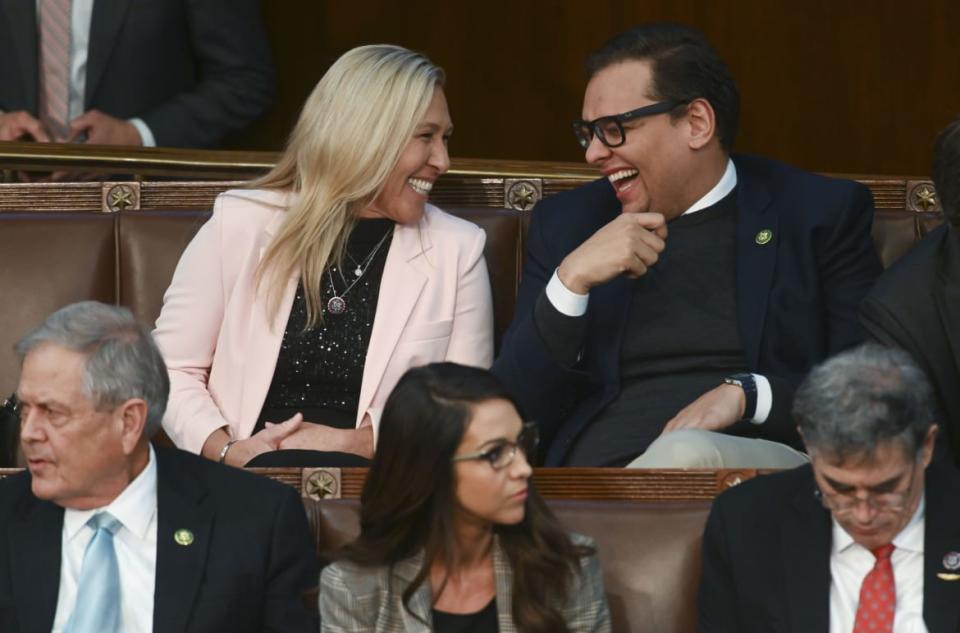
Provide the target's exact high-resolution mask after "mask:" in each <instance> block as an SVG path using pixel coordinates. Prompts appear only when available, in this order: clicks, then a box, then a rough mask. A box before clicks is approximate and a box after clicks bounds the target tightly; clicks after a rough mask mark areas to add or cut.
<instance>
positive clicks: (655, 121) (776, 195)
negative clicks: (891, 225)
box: [494, 24, 881, 468]
mask: <svg viewBox="0 0 960 633" xmlns="http://www.w3.org/2000/svg"><path fill="white" fill-rule="evenodd" d="M587 70H588V75H589V81H588V83H587V87H586V91H585V94H584V100H583V109H582V112H581V118H580V119H579V120H577V121H576V122H574V124H573V133H574V137H575V139H576V141H577V142H578V143H579V144H580V146H581V147H582V148H583V149H584V151H585V157H586V160H587V162H589V163H590V164H592V165H596V166H597V167H598V168H599V170H600V171H601V173H602V174H603V176H604V178H603V179H601V180H597V181H595V182H593V183H590V184H588V185H585V186H582V187H580V188H578V189H575V190H573V191H569V192H565V193H562V194H558V195H556V196H553V197H550V198H547V199H545V200H544V201H543V202H541V203H540V204H539V206H538V207H537V208H535V209H534V211H533V213H532V216H531V223H530V230H529V239H528V246H527V248H528V253H527V259H526V263H525V265H524V270H523V279H522V283H521V287H520V290H519V293H518V297H517V307H516V313H515V316H514V320H513V323H512V324H511V326H510V329H509V330H508V332H507V334H506V336H505V338H504V342H503V345H502V350H501V354H500V357H499V358H498V359H497V361H496V363H495V365H494V371H495V372H496V373H497V374H498V375H499V376H500V377H501V379H503V381H504V382H505V383H506V384H507V385H509V386H510V387H511V388H512V389H513V390H514V392H515V395H516V396H517V398H518V399H519V401H520V403H521V405H522V406H523V409H524V411H525V413H526V414H527V415H529V416H530V417H531V418H533V419H536V420H538V421H539V422H540V424H541V434H542V436H543V438H544V442H545V444H546V445H547V457H546V463H547V464H548V465H560V464H566V465H574V466H624V465H632V466H635V467H670V466H676V467H756V468H771V467H781V468H782V467H789V466H793V465H796V464H798V463H801V462H803V461H805V459H806V458H805V456H804V455H803V454H802V453H801V452H800V449H801V448H802V443H801V441H800V438H799V436H798V435H797V433H796V430H795V428H794V425H793V424H792V422H791V420H790V416H789V406H790V402H791V400H792V396H793V391H794V389H795V388H796V385H797V383H798V382H799V380H800V378H801V377H802V376H803V375H804V374H805V373H806V372H807V371H809V369H810V368H811V367H812V366H813V365H814V364H816V363H817V362H819V361H821V360H823V359H824V358H826V357H827V356H829V355H830V354H834V353H836V352H839V351H841V350H843V349H846V348H848V347H850V346H852V345H855V344H857V343H858V342H859V341H860V340H861V338H862V332H861V329H860V327H859V326H858V324H857V321H856V306H857V304H858V303H859V301H860V299H861V298H862V297H863V296H864V294H866V292H867V291H868V290H869V288H870V287H871V285H872V284H873V281H874V279H875V278H876V277H877V276H878V275H879V273H880V270H881V267H880V262H879V259H878V258H877V255H876V253H875V252H874V248H873V243H872V241H871V237H870V226H871V222H872V217H873V203H872V199H871V196H870V193H869V191H868V190H867V189H866V187H864V186H862V185H858V184H856V183H852V182H849V181H842V180H834V179H828V178H824V177H821V176H816V175H813V174H810V173H806V172H802V171H800V170H797V169H793V168H791V167H788V166H785V165H782V164H779V163H775V162H773V161H769V160H765V159H762V158H756V157H746V156H731V153H730V152H731V149H732V146H733V142H734V138H735V136H736V133H737V127H738V124H739V107H740V104H739V94H738V91H737V87H736V84H735V83H734V81H733V79H732V77H731V75H730V72H729V70H728V69H727V67H726V66H725V65H724V63H723V61H722V60H721V59H720V58H719V57H718V56H717V54H716V52H715V51H714V50H713V49H712V48H711V47H710V45H709V44H708V43H707V42H706V40H705V39H704V38H703V36H702V35H701V34H700V33H698V32H697V31H694V30H693V29H690V28H687V27H684V26H680V25H670V24H651V25H644V26H640V27H637V28H635V29H632V30H630V31H627V32H625V33H622V34H620V35H618V36H616V37H615V38H613V39H612V40H610V42H608V43H607V44H605V45H604V46H603V47H602V48H601V49H600V50H599V51H598V52H596V53H595V54H594V55H592V56H591V58H590V59H589V60H588V63H587Z"/></svg>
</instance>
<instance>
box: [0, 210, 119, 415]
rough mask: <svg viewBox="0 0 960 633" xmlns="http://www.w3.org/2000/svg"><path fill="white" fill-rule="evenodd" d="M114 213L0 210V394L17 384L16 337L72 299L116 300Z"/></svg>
mask: <svg viewBox="0 0 960 633" xmlns="http://www.w3.org/2000/svg"><path fill="white" fill-rule="evenodd" d="M114 239H115V238H114V223H113V218H112V217H110V216H106V215H103V214H99V213H38V212H31V213H0V253H2V254H3V264H2V265H0V289H2V297H3V298H2V302H3V306H2V308H0V314H2V319H0V394H2V395H3V396H6V395H7V394H9V393H11V392H13V390H14V389H15V388H16V386H17V380H18V377H19V375H20V366H19V361H18V360H17V358H16V356H15V355H14V353H13V349H12V347H13V345H14V343H15V342H16V341H17V340H18V339H19V338H20V337H22V336H23V335H24V334H26V333H27V332H28V331H29V330H30V329H31V328H34V327H36V326H37V325H39V323H40V320H41V319H43V318H44V317H46V316H47V315H49V314H50V313H51V312H53V311H55V310H57V309H59V308H62V307H63V306H65V305H67V304H70V303H73V302H75V301H82V300H84V299H95V300H97V301H103V302H105V303H113V302H114V301H116V289H115V286H116V284H115V270H116V248H115V241H114Z"/></svg>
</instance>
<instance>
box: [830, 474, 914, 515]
mask: <svg viewBox="0 0 960 633" xmlns="http://www.w3.org/2000/svg"><path fill="white" fill-rule="evenodd" d="M916 475H917V464H916V462H914V464H913V465H912V466H911V468H910V481H909V483H908V484H907V489H906V490H903V491H901V492H872V491H869V490H868V491H866V494H865V495H860V494H859V493H858V492H857V491H856V490H851V491H849V492H824V491H823V490H821V489H820V488H817V490H816V491H815V494H816V495H817V497H818V498H819V499H820V503H822V504H823V507H824V508H826V509H827V510H830V511H832V512H833V513H834V514H836V515H844V514H849V513H850V512H853V510H854V508H856V507H857V506H858V505H860V502H861V501H863V502H865V503H866V504H867V505H868V506H870V507H871V508H873V509H874V510H878V511H885V512H900V511H901V510H903V509H904V508H905V507H906V506H907V500H908V499H909V498H910V493H911V492H913V484H914V482H915V481H916V479H917V477H916Z"/></svg>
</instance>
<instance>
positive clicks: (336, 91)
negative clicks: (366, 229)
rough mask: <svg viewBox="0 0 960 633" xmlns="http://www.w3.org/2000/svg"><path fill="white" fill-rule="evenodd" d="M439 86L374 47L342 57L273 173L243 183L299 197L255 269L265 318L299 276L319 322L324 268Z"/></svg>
mask: <svg viewBox="0 0 960 633" xmlns="http://www.w3.org/2000/svg"><path fill="white" fill-rule="evenodd" d="M443 82H444V74H443V70H442V69H440V68H439V67H438V66H435V65H434V64H433V63H432V62H430V60H429V59H427V58H426V57H424V56H423V55H420V54H419V53H414V52H413V51H409V50H407V49H405V48H402V47H400V46H390V45H385V44H377V45H370V46H360V47H357V48H354V49H353V50H350V51H348V52H347V53H345V54H344V55H343V56H342V57H340V59H338V60H337V61H336V62H335V63H334V64H333V66H331V67H330V69H329V70H328V71H327V72H326V74H324V76H323V78H322V79H321V80H320V82H319V83H318V84H317V86H316V87H315V88H314V89H313V92H312V93H311V94H310V96H309V97H308V98H307V101H306V103H305V104H304V106H303V110H302V111H301V113H300V118H299V120H298V121H297V124H296V126H295V127H294V129H293V132H292V133H291V135H290V140H289V142H288V143H287V148H286V151H285V152H284V153H283V155H282V156H281V157H280V160H279V161H278V162H277V164H276V166H275V167H274V168H273V169H272V170H270V172H269V173H268V174H266V175H265V176H263V177H262V178H259V179H257V180H255V181H253V182H252V183H250V186H251V187H256V188H263V189H280V190H285V191H290V192H293V193H294V194H296V195H295V196H293V197H292V198H291V203H290V205H289V207H288V208H287V210H286V213H285V216H284V219H283V222H282V224H281V225H280V228H279V229H278V231H277V234H276V236H275V238H274V239H273V240H272V241H271V243H270V244H269V245H268V246H267V249H266V252H265V254H264V257H263V260H262V261H261V263H260V266H259V268H258V270H257V285H258V288H262V287H263V286H264V285H266V287H267V288H266V292H267V302H268V303H267V305H268V306H269V310H270V315H271V318H273V317H275V316H276V314H277V311H278V310H279V307H280V306H279V303H280V300H281V297H282V294H283V288H284V286H285V285H286V280H287V279H289V278H291V277H292V276H294V275H296V274H297V273H299V274H300V279H301V281H302V283H303V290H304V295H305V297H306V303H307V327H308V328H311V327H314V326H316V325H317V324H318V323H320V322H321V320H322V319H321V298H320V289H321V285H322V280H323V274H324V271H325V270H326V268H327V266H328V265H330V264H332V263H334V262H336V263H337V264H338V265H342V260H343V255H344V252H345V248H346V243H347V240H348V239H349V237H350V233H351V231H352V230H353V227H354V226H355V224H356V214H357V213H358V212H359V211H362V210H363V209H364V208H366V207H367V206H368V205H369V204H370V203H371V202H372V201H373V200H374V199H375V198H376V196H377V194H379V193H380V190H381V189H382V187H383V185H384V183H385V182H386V180H387V177H388V176H389V175H390V173H391V172H392V171H393V168H394V166H395V165H396V164H397V161H398V160H399V158H400V154H401V152H402V151H403V149H404V147H405V146H406V144H407V142H408V141H409V140H410V138H411V137H412V136H413V133H414V131H415V129H416V127H417V125H418V124H419V123H420V121H421V119H422V118H423V116H424V114H425V112H426V110H427V108H428V107H429V105H430V100H431V99H432V98H433V92H434V89H435V88H437V87H442V86H443Z"/></svg>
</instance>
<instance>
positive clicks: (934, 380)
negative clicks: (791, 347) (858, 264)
mask: <svg viewBox="0 0 960 633" xmlns="http://www.w3.org/2000/svg"><path fill="white" fill-rule="evenodd" d="M860 320H861V322H862V323H863V326H864V328H866V330H867V335H868V336H869V337H871V338H873V339H874V340H877V341H879V342H881V343H885V344H887V345H894V346H897V347H900V348H902V349H904V350H906V351H907V352H909V353H910V354H911V355H912V356H913V357H914V359H915V360H916V361H917V363H919V364H920V367H921V368H922V369H923V370H924V371H925V372H926V374H927V376H929V378H930V382H931V384H932V386H933V389H934V392H935V394H936V398H937V404H938V405H939V407H940V422H941V429H942V433H941V435H940V438H941V439H942V440H943V441H944V442H945V443H946V444H947V445H948V447H949V448H950V452H952V454H953V458H954V459H955V460H957V461H958V463H960V232H958V231H957V230H956V229H951V228H950V226H949V225H948V224H944V225H943V226H940V227H937V228H936V229H934V230H933V231H931V232H930V233H929V234H928V235H927V236H926V237H924V238H923V239H922V240H921V241H920V243H919V244H917V245H916V246H914V247H913V248H912V249H910V252H909V253H907V254H906V255H905V256H904V257H903V259H901V260H900V261H898V262H897V263H896V264H894V265H893V266H891V267H890V269H889V270H887V272H885V273H884V274H883V276H881V277H880V280H879V281H878V282H877V285H876V287H875V288H874V289H873V290H872V291H870V294H869V295H867V298H866V299H865V300H864V302H863V305H862V306H860Z"/></svg>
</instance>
